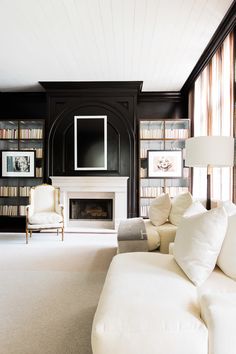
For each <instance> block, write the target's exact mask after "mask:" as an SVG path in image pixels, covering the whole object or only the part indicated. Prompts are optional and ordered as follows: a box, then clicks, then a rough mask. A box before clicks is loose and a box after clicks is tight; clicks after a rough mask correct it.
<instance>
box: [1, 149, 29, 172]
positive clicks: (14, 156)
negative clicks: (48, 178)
mask: <svg viewBox="0 0 236 354" xmlns="http://www.w3.org/2000/svg"><path fill="white" fill-rule="evenodd" d="M2 177H35V151H32V150H30V151H26V150H24V151H19V150H9V151H2Z"/></svg>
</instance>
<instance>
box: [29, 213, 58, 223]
mask: <svg viewBox="0 0 236 354" xmlns="http://www.w3.org/2000/svg"><path fill="white" fill-rule="evenodd" d="M62 221H63V220H62V216H61V215H60V214H58V213H56V212H53V211H51V212H50V211H48V212H38V213H35V214H33V215H31V216H30V217H29V222H30V224H37V225H40V224H57V223H60V222H62Z"/></svg>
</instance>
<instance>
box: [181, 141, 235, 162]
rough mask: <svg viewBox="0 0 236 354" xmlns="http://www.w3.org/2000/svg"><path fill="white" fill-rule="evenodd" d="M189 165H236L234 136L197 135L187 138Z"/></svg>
mask: <svg viewBox="0 0 236 354" xmlns="http://www.w3.org/2000/svg"><path fill="white" fill-rule="evenodd" d="M185 165H186V166H188V167H207V166H214V167H228V166H233V165H234V138H233V137H231V136H197V137H194V138H190V139H187V140H186V160H185Z"/></svg>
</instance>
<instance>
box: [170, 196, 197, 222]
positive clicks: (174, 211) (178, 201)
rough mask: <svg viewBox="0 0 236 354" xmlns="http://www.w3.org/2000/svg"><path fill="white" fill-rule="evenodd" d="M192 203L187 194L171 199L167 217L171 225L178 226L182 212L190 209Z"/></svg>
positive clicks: (190, 197)
mask: <svg viewBox="0 0 236 354" xmlns="http://www.w3.org/2000/svg"><path fill="white" fill-rule="evenodd" d="M192 202H193V198H192V196H191V194H190V193H189V192H187V193H182V194H179V195H177V196H176V197H174V198H173V200H172V203H171V210H170V215H169V221H170V222H171V224H174V225H176V226H178V225H179V223H180V221H181V219H182V217H183V214H184V212H185V211H186V210H187V209H188V208H189V207H190V205H191V204H192Z"/></svg>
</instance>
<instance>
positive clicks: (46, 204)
mask: <svg viewBox="0 0 236 354" xmlns="http://www.w3.org/2000/svg"><path fill="white" fill-rule="evenodd" d="M47 229H55V230H57V234H58V231H59V230H60V231H61V234H62V241H63V240H64V215H63V206H62V205H60V191H59V188H55V187H53V186H51V185H49V184H42V185H39V186H36V187H32V188H31V190H30V204H29V205H27V207H26V243H28V235H29V234H30V237H32V232H33V231H40V230H47Z"/></svg>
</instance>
